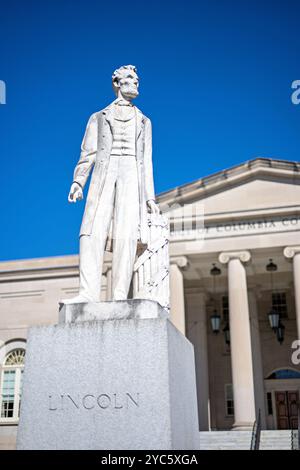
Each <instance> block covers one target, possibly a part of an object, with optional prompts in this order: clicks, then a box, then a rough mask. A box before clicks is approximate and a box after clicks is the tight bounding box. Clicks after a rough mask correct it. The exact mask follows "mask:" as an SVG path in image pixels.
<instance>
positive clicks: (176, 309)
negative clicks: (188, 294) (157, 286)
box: [170, 256, 188, 335]
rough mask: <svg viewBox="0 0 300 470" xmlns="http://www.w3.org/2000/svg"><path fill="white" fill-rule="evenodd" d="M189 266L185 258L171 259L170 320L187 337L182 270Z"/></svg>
mask: <svg viewBox="0 0 300 470" xmlns="http://www.w3.org/2000/svg"><path fill="white" fill-rule="evenodd" d="M187 265H188V260H187V258H186V257H185V256H180V257H177V258H171V259H170V317H171V318H170V320H171V322H172V323H173V325H175V326H176V328H177V329H178V330H179V331H180V332H181V333H182V334H184V335H185V303H184V282H183V274H182V272H181V270H182V269H183V268H185V267H186V266H187Z"/></svg>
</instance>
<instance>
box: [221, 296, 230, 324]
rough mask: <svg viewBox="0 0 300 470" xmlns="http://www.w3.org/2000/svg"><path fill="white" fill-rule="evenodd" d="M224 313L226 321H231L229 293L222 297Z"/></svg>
mask: <svg viewBox="0 0 300 470" xmlns="http://www.w3.org/2000/svg"><path fill="white" fill-rule="evenodd" d="M222 315H223V320H224V322H225V323H227V322H228V321H229V303H228V295H223V297H222Z"/></svg>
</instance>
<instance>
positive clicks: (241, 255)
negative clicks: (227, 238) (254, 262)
mask: <svg viewBox="0 0 300 470" xmlns="http://www.w3.org/2000/svg"><path fill="white" fill-rule="evenodd" d="M250 258H251V253H250V251H248V250H243V251H223V252H222V253H220V254H219V262H220V263H222V264H227V263H228V262H229V261H230V260H231V259H238V260H240V261H242V262H243V263H246V262H247V261H249V260H250Z"/></svg>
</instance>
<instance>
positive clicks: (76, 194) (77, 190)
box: [68, 183, 83, 202]
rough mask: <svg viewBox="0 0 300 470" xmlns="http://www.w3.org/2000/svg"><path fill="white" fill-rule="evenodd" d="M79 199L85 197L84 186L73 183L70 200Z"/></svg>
mask: <svg viewBox="0 0 300 470" xmlns="http://www.w3.org/2000/svg"><path fill="white" fill-rule="evenodd" d="M77 199H78V201H80V200H81V199H83V192H82V187H81V186H80V185H79V184H78V183H72V186H71V189H70V192H69V196H68V201H69V202H76V201H77Z"/></svg>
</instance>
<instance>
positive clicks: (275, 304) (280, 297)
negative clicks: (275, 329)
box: [272, 292, 288, 318]
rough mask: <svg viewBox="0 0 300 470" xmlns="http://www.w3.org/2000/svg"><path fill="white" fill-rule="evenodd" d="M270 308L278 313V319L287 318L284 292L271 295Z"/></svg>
mask: <svg viewBox="0 0 300 470" xmlns="http://www.w3.org/2000/svg"><path fill="white" fill-rule="evenodd" d="M272 308H273V309H274V310H275V311H276V312H278V313H279V315H280V318H287V316H288V315H287V303H286V293H285V292H273V293H272Z"/></svg>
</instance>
